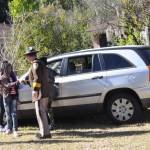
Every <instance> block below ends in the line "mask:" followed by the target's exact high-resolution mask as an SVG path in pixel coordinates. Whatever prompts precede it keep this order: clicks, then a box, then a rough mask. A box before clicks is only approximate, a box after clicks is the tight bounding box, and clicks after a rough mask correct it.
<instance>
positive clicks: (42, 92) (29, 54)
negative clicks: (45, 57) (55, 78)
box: [24, 47, 51, 139]
mask: <svg viewBox="0 0 150 150" xmlns="http://www.w3.org/2000/svg"><path fill="white" fill-rule="evenodd" d="M37 52H38V51H36V50H35V49H34V48H33V47H29V48H28V49H27V51H26V53H25V54H24V55H25V56H26V58H27V60H28V61H29V62H30V63H31V67H30V71H29V80H30V84H31V85H32V101H33V102H34V103H35V111H36V116H37V121H38V124H39V128H40V134H37V138H39V139H45V138H51V134H50V132H49V125H48V119H47V112H48V97H49V93H50V91H49V87H50V86H49V82H48V80H49V78H48V69H47V68H46V65H45V64H44V63H43V62H42V61H41V60H39V59H37V55H36V54H37Z"/></svg>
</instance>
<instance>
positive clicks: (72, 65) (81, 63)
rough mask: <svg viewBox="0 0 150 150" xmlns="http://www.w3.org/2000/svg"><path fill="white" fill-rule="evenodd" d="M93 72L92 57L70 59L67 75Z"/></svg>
mask: <svg viewBox="0 0 150 150" xmlns="http://www.w3.org/2000/svg"><path fill="white" fill-rule="evenodd" d="M91 71H92V55H87V56H78V57H72V58H68V67H67V75H73V74H81V73H87V72H91Z"/></svg>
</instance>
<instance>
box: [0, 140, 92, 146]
mask: <svg viewBox="0 0 150 150" xmlns="http://www.w3.org/2000/svg"><path fill="white" fill-rule="evenodd" d="M79 142H92V141H85V140H59V139H46V140H29V141H14V142H0V145H8V144H54V143H55V144H56V143H79Z"/></svg>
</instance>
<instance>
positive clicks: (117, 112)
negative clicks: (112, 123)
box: [111, 98, 134, 121]
mask: <svg viewBox="0 0 150 150" xmlns="http://www.w3.org/2000/svg"><path fill="white" fill-rule="evenodd" d="M111 112H112V115H113V117H114V118H115V119H117V120H119V121H127V120H129V119H131V118H132V116H133V114H134V106H133V104H132V103H131V101H130V100H128V99H125V98H120V99H116V100H115V101H114V102H113V104H112V107H111Z"/></svg>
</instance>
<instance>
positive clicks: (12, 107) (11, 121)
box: [3, 96, 18, 131]
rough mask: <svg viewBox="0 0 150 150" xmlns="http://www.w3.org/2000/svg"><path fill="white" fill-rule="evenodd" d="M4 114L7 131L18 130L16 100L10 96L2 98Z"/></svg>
mask: <svg viewBox="0 0 150 150" xmlns="http://www.w3.org/2000/svg"><path fill="white" fill-rule="evenodd" d="M3 101H4V108H5V113H6V122H7V130H13V131H17V130H18V119H17V100H16V99H14V98H13V97H11V96H7V97H4V98H3Z"/></svg>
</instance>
